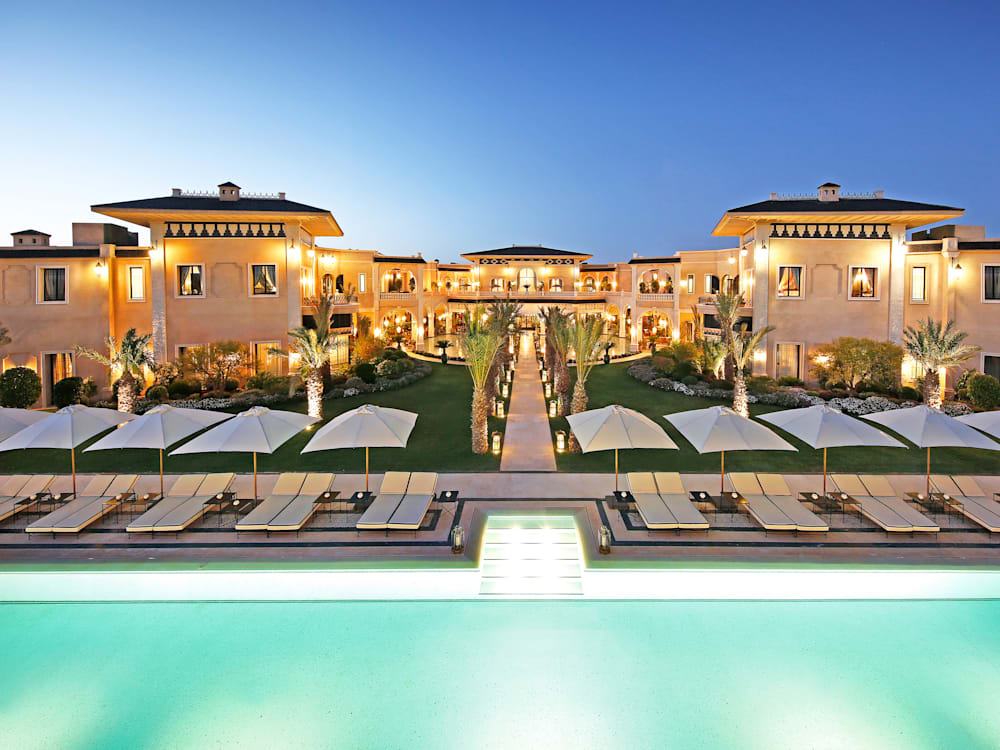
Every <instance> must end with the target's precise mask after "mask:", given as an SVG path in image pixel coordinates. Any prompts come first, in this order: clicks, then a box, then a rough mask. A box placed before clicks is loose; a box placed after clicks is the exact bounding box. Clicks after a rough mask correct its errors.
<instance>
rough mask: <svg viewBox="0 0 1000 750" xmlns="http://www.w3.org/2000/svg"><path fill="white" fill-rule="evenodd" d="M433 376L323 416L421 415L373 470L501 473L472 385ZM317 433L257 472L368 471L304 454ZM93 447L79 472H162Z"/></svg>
mask: <svg viewBox="0 0 1000 750" xmlns="http://www.w3.org/2000/svg"><path fill="white" fill-rule="evenodd" d="M431 367H432V368H433V372H432V373H431V375H429V376H428V377H426V378H424V379H423V380H420V381H418V382H417V383H414V384H413V385H411V386H409V387H407V388H403V389H402V390H399V391H390V392H388V393H369V394H362V395H360V396H355V397H353V398H343V399H331V400H327V401H324V402H323V410H324V417H325V418H326V419H332V418H333V417H335V416H337V415H338V414H341V413H343V412H345V411H349V410H351V409H354V408H357V407H358V406H360V405H361V404H364V403H372V404H378V405H379V406H388V407H392V408H396V409H406V410H407V411H415V412H417V413H418V414H419V415H420V416H419V417H418V419H417V424H416V426H415V427H414V428H413V432H412V433H411V434H410V440H409V444H408V447H407V448H405V449H395V448H373V449H372V451H371V470H372V471H373V472H380V471H384V470H386V469H400V470H407V471H427V470H439V471H497V470H499V468H500V458H499V457H498V456H493V455H492V454H487V455H485V456H477V455H475V454H474V453H473V452H472V450H471V449H470V442H471V440H470V430H469V416H470V410H471V403H472V381H471V380H470V379H469V375H468V372H466V369H465V368H464V367H458V366H455V365H447V366H445V365H440V364H438V365H431ZM280 408H282V409H289V410H293V411H300V412H304V411H305V408H306V405H305V401H304V400H301V401H295V402H292V403H289V404H283V405H282V406H281V407H280ZM502 421H503V420H494V419H492V418H491V420H490V422H491V424H490V428H491V430H492V429H500V430H501V431H502V430H503V426H502V424H501V425H499V427H497V425H496V423H497V422H502ZM313 434H314V432H302V433H300V434H299V435H296V436H295V437H294V438H292V439H291V440H289V441H288V442H287V443H285V445H283V446H282V447H281V448H280V449H278V450H277V451H276V452H275V453H273V454H271V455H260V456H258V461H257V466H258V470H259V471H280V470H284V471H292V470H302V471H307V470H309V471H319V470H323V471H344V472H363V471H364V469H365V452H364V450H362V449H351V450H336V451H323V452H318V453H306V454H305V455H302V454H300V452H299V451H301V450H302V448H303V447H304V446H305V444H306V443H307V442H308V440H309V438H310V437H311V436H312V435H313ZM88 445H90V442H88V443H86V444H84V445H83V446H81V447H80V448H78V449H77V458H76V469H77V471H78V472H80V473H86V472H110V471H118V472H148V473H155V472H156V471H157V470H158V463H157V454H156V451H152V450H149V451H146V450H124V451H94V452H91V453H85V452H83V449H84V448H86V447H87V446H88ZM251 468H252V458H251V456H250V455H249V454H238V453H203V454H197V455H182V456H165V458H164V471H165V472H167V473H172V472H186V471H237V472H248V471H250V470H251ZM69 469H70V463H69V453H68V451H58V450H28V451H10V452H8V453H0V473H2V474H14V473H32V472H41V471H49V472H57V473H59V472H65V473H69Z"/></svg>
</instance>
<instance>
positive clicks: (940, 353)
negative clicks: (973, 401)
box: [903, 318, 980, 409]
mask: <svg viewBox="0 0 1000 750" xmlns="http://www.w3.org/2000/svg"><path fill="white" fill-rule="evenodd" d="M968 335H969V334H967V333H965V332H964V331H956V330H955V321H953V320H949V321H948V323H947V324H945V325H941V324H940V323H938V322H937V321H935V320H933V319H932V318H927V320H922V321H920V322H919V323H917V325H916V327H913V326H907V328H906V331H904V332H903V347H904V348H905V349H906V353H907V354H909V355H910V358H911V359H912V360H913V361H914V362H916V363H917V364H918V365H920V366H921V367H923V368H924V388H923V391H924V404H926V405H927V406H929V407H931V408H932V409H940V408H941V402H942V397H941V370H950V369H952V368H954V367H957V366H958V365H959V364H961V363H962V362H965V360H967V359H969V358H970V357H971V356H972V355H973V354H975V353H976V352H978V351H979V350H980V347H978V346H973V345H972V344H966V343H965V339H966V338H968Z"/></svg>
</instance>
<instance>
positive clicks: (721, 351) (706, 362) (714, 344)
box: [699, 339, 729, 378]
mask: <svg viewBox="0 0 1000 750" xmlns="http://www.w3.org/2000/svg"><path fill="white" fill-rule="evenodd" d="M699 346H700V347H701V370H702V372H709V373H711V374H712V375H713V376H715V377H716V378H719V377H722V367H723V365H724V364H725V363H726V355H727V354H728V353H729V352H728V351H727V349H726V345H725V344H723V343H722V342H721V341H713V340H711V339H702V341H701V343H700V344H699Z"/></svg>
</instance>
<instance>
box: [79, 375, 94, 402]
mask: <svg viewBox="0 0 1000 750" xmlns="http://www.w3.org/2000/svg"><path fill="white" fill-rule="evenodd" d="M80 393H81V394H82V395H83V397H84V399H86V400H87V401H88V402H89V401H90V399H92V398H93V397H94V396H96V395H97V383H95V382H94V379H93V378H87V379H86V380H84V381H83V388H82V390H81V391H80Z"/></svg>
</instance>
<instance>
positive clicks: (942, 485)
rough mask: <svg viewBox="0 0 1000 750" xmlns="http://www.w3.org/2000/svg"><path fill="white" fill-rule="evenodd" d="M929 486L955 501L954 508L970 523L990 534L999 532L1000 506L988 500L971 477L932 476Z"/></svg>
mask: <svg viewBox="0 0 1000 750" xmlns="http://www.w3.org/2000/svg"><path fill="white" fill-rule="evenodd" d="M959 480H961V483H959ZM931 484H932V485H934V487H935V488H936V489H937V490H938V491H940V492H941V493H943V494H944V495H948V496H950V497H952V498H954V499H955V500H957V501H958V503H959V504H958V505H957V506H954V507H956V509H957V510H958V512H959V513H961V514H962V515H963V516H965V517H966V518H968V519H969V520H970V521H972V522H973V523H977V524H979V525H980V526H982V527H983V528H984V529H986V530H987V531H989V532H990V533H991V534H992V533H995V532H998V531H1000V504H998V503H995V502H993V501H992V500H990V499H989V498H988V497H987V496H986V493H985V492H983V490H982V488H981V487H980V486H979V483H978V482H976V480H974V479H973V478H972V477H957V476H956V477H954V478H952V477H949V476H947V475H945V474H932V475H931Z"/></svg>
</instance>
